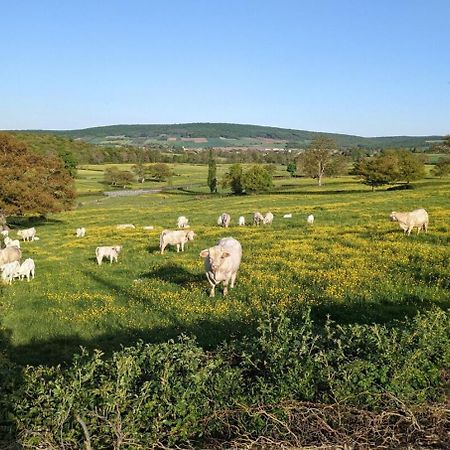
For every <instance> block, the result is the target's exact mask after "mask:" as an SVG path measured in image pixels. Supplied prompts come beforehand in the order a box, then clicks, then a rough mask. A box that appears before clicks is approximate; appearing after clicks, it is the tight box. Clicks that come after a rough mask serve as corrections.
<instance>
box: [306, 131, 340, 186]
mask: <svg viewBox="0 0 450 450" xmlns="http://www.w3.org/2000/svg"><path fill="white" fill-rule="evenodd" d="M336 148H337V146H336V142H335V141H334V140H333V139H331V138H328V137H326V136H320V137H318V138H317V139H314V140H313V141H312V142H311V144H310V145H309V146H308V148H307V149H306V151H305V152H304V153H302V154H301V155H300V156H299V159H298V162H299V165H300V166H301V168H302V171H303V173H304V174H305V175H306V176H308V177H311V178H313V179H317V184H318V185H319V186H322V179H323V177H325V176H327V175H329V169H330V167H331V165H332V161H333V154H334V153H335V152H336Z"/></svg>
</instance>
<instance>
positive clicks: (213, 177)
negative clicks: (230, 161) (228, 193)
mask: <svg viewBox="0 0 450 450" xmlns="http://www.w3.org/2000/svg"><path fill="white" fill-rule="evenodd" d="M208 186H209V190H210V191H211V193H213V194H214V193H216V192H217V165H216V159H215V158H214V154H213V151H212V149H209V159H208Z"/></svg>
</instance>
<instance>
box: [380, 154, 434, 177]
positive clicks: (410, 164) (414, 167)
mask: <svg viewBox="0 0 450 450" xmlns="http://www.w3.org/2000/svg"><path fill="white" fill-rule="evenodd" d="M385 153H386V155H392V156H394V157H395V158H396V160H397V169H396V171H397V173H396V175H395V176H394V175H393V177H394V179H395V181H406V183H408V184H409V183H410V182H411V181H417V180H420V179H422V178H424V177H425V164H424V162H423V159H422V158H421V157H420V156H417V155H414V154H413V153H412V152H410V151H409V150H401V149H399V150H390V151H386V152H385Z"/></svg>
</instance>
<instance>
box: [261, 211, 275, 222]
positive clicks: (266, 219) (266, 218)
mask: <svg viewBox="0 0 450 450" xmlns="http://www.w3.org/2000/svg"><path fill="white" fill-rule="evenodd" d="M272 222H273V214H272V213H271V212H270V211H269V212H268V213H267V214H266V215H265V216H264V219H263V224H264V225H272Z"/></svg>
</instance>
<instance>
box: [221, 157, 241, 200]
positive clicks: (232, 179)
mask: <svg viewBox="0 0 450 450" xmlns="http://www.w3.org/2000/svg"><path fill="white" fill-rule="evenodd" d="M242 176H243V172H242V166H241V165H240V164H233V165H232V166H231V167H230V169H229V170H228V172H227V173H226V174H225V175H224V177H223V179H222V187H224V188H226V187H230V189H231V192H233V194H242V191H243V190H244V187H243V184H242Z"/></svg>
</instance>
